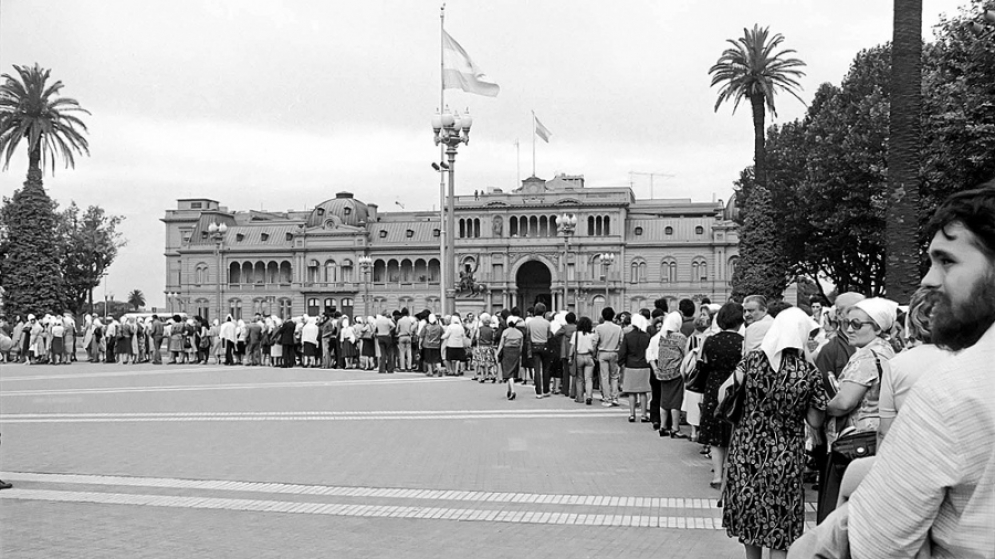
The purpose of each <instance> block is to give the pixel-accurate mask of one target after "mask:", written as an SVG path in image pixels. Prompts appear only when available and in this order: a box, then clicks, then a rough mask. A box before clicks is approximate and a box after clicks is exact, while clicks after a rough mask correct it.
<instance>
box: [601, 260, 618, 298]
mask: <svg viewBox="0 0 995 559" xmlns="http://www.w3.org/2000/svg"><path fill="white" fill-rule="evenodd" d="M614 262H615V254H614V253H611V252H602V253H601V265H602V266H604V268H605V306H606V307H610V306H611V305H609V304H608V270H609V269H610V268H611V267H612V264H613V263H614Z"/></svg>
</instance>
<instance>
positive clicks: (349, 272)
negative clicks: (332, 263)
mask: <svg viewBox="0 0 995 559" xmlns="http://www.w3.org/2000/svg"><path fill="white" fill-rule="evenodd" d="M340 272H341V274H340V275H341V277H340V279H341V280H342V281H343V282H346V283H351V282H353V281H355V280H353V279H352V278H353V265H352V260H350V259H348V258H346V259H345V260H343V261H342V267H341V270H340Z"/></svg>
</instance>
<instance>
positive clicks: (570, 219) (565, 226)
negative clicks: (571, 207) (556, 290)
mask: <svg viewBox="0 0 995 559" xmlns="http://www.w3.org/2000/svg"><path fill="white" fill-rule="evenodd" d="M556 225H557V226H558V227H559V228H560V232H561V233H562V234H563V310H569V309H570V304H569V303H568V302H567V299H568V298H569V297H570V277H569V275H570V265H569V264H568V263H567V258H569V256H570V237H572V236H573V234H574V231H575V230H576V229H577V216H575V215H573V214H568V213H565V214H563V215H561V216H560V217H559V218H557V220H556ZM574 307H575V308H576V305H574Z"/></svg>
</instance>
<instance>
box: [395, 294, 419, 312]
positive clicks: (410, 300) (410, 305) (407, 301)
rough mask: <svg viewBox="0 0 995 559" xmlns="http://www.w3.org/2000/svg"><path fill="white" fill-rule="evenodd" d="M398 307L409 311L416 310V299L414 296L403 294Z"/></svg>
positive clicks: (398, 301)
mask: <svg viewBox="0 0 995 559" xmlns="http://www.w3.org/2000/svg"><path fill="white" fill-rule="evenodd" d="M397 307H398V309H408V311H414V308H415V299H414V297H408V296H403V297H400V298H398V300H397Z"/></svg>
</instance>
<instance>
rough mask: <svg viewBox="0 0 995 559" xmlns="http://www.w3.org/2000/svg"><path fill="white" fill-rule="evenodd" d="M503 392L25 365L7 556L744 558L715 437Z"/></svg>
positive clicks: (0, 546)
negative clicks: (727, 529)
mask: <svg viewBox="0 0 995 559" xmlns="http://www.w3.org/2000/svg"><path fill="white" fill-rule="evenodd" d="M521 390H522V392H523V394H527V393H528V392H530V391H531V387H522V388H521ZM503 391H504V389H503V388H502V387H501V386H492V385H479V384H477V383H471V382H468V381H466V380H463V379H428V378H424V377H421V376H418V375H411V374H409V375H400V374H399V375H394V376H392V377H387V376H378V375H375V374H370V373H364V372H356V371H322V370H316V369H308V370H304V369H293V370H278V369H264V368H253V369H246V368H239V367H231V368H225V367H212V366H208V367H204V368H203V369H198V368H196V367H175V368H172V369H170V368H169V367H158V368H153V367H151V366H148V365H138V366H128V367H123V366H114V365H87V364H75V365H71V366H66V367H35V366H32V367H27V366H19V365H5V366H4V367H3V368H2V370H0V428H2V432H3V435H4V436H3V443H4V444H3V447H2V450H0V466H2V470H3V471H2V472H0V478H3V479H9V480H10V481H12V482H13V483H14V485H15V487H14V489H11V490H7V491H3V492H0V555H2V556H3V557H4V559H9V558H36V557H53V556H73V557H128V558H132V557H140V558H144V557H176V556H182V555H188V556H197V557H227V556H233V557H234V556H238V557H286V556H288V555H293V556H303V557H319V556H320V557H379V556H387V555H389V556H392V557H463V556H466V555H470V554H472V555H473V556H475V557H479V558H489V557H515V558H523V557H565V556H570V557H627V558H638V557H657V556H660V555H661V554H666V555H668V556H672V557H709V558H711V557H740V556H741V555H742V548H741V547H740V546H739V545H738V544H737V543H736V542H734V541H732V540H730V539H729V538H727V537H726V536H725V533H724V531H723V530H722V529H721V526H720V524H721V520H720V509H718V508H716V507H715V497H716V496H717V493H716V492H715V491H713V490H711V489H710V488H709V487H708V479H709V477H710V474H709V470H708V462H707V461H705V460H703V459H701V458H699V457H697V449H696V448H695V447H694V445H691V444H688V443H681V442H680V441H670V440H663V439H660V438H659V437H655V436H654V433H652V431H650V430H649V429H642V428H639V429H636V428H634V427H632V426H630V425H629V424H628V423H627V422H626V421H625V415H626V414H625V413H624V412H620V411H618V410H612V409H608V410H602V409H589V408H586V407H585V406H577V405H576V404H574V403H573V402H571V401H570V400H568V399H566V398H551V399H547V400H538V401H536V400H533V399H531V398H521V399H520V400H518V401H516V402H507V401H506V400H504V397H503ZM813 512H814V510H811V511H810V513H813ZM80 519H85V522H80Z"/></svg>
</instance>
